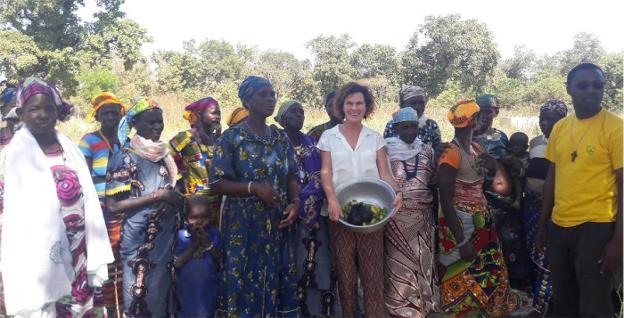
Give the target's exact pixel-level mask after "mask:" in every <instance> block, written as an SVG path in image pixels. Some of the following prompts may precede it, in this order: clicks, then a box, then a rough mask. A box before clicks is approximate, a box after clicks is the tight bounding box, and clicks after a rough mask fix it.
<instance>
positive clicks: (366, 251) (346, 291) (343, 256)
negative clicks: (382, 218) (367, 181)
mask: <svg viewBox="0 0 624 318" xmlns="http://www.w3.org/2000/svg"><path fill="white" fill-rule="evenodd" d="M374 107H375V101H374V99H373V96H372V94H371V93H370V91H369V89H368V88H367V87H366V86H363V85H359V84H357V83H348V84H346V85H344V86H343V87H341V88H340V89H339V90H338V92H337V94H336V98H335V99H334V110H335V112H336V115H338V116H339V117H340V118H341V119H342V120H343V123H342V124H340V125H337V126H335V127H334V128H332V129H329V130H327V131H325V132H324V133H323V135H322V136H321V139H320V140H319V142H318V148H319V149H320V150H321V161H322V165H321V183H322V185H323V190H324V191H325V195H326V196H327V202H328V211H327V212H328V214H329V218H330V220H332V221H333V222H330V237H331V249H332V254H333V258H334V261H335V264H336V268H335V270H336V274H337V278H338V289H339V293H340V302H341V305H342V315H343V316H344V317H355V307H356V303H357V278H358V275H359V277H360V279H361V280H362V285H363V289H364V309H365V312H366V317H382V316H383V314H384V295H383V286H384V283H383V279H384V278H383V267H384V265H383V231H377V232H375V233H370V234H360V233H355V232H351V231H350V230H348V229H347V228H345V227H343V226H342V225H340V224H339V223H337V222H336V221H338V219H339V218H341V217H342V207H341V206H340V203H339V202H338V200H337V198H336V194H335V192H334V189H335V187H336V186H338V185H339V184H340V183H342V182H344V181H346V180H349V179H352V178H354V177H375V178H380V179H382V180H384V181H386V182H387V183H389V184H390V185H391V186H392V188H394V189H395V191H396V192H397V197H396V199H395V201H394V202H393V208H395V209H399V208H400V206H401V200H402V194H401V192H400V191H398V189H399V187H398V186H397V184H396V182H395V181H394V178H393V177H392V174H391V172H390V167H389V165H388V159H387V156H386V152H385V149H384V146H385V141H384V139H383V137H382V136H381V135H380V134H379V133H377V132H375V131H374V130H372V129H370V128H368V127H366V126H364V125H363V124H362V121H363V120H364V119H366V118H368V116H369V115H370V114H371V113H372V112H373V109H374Z"/></svg>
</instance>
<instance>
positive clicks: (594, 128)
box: [0, 63, 623, 317]
mask: <svg viewBox="0 0 624 318" xmlns="http://www.w3.org/2000/svg"><path fill="white" fill-rule="evenodd" d="M604 76H605V74H604V73H603V71H602V70H601V69H600V68H599V67H598V66H596V65H594V64H590V63H584V64H580V65H578V66H577V67H575V68H574V69H572V70H571V71H570V73H569V74H568V78H567V83H566V85H567V89H568V93H569V94H570V96H571V98H572V101H573V104H574V111H575V113H574V115H571V116H568V107H567V106H566V104H565V103H564V102H562V101H558V100H549V101H545V102H544V104H543V105H542V106H541V108H540V111H539V124H540V129H541V131H542V133H543V135H540V136H538V137H535V138H533V139H532V140H530V141H529V138H528V136H527V135H526V134H524V133H521V132H518V133H514V134H512V135H511V137H510V138H507V136H506V134H505V133H503V132H502V131H500V130H498V129H495V128H494V127H493V122H494V118H495V117H496V116H497V115H498V112H499V109H500V104H499V101H498V98H497V97H496V96H495V95H488V94H486V95H480V96H478V97H477V98H476V100H461V101H459V102H457V103H456V104H455V105H450V107H449V108H450V109H449V112H448V122H449V123H450V124H451V125H452V126H453V127H454V135H453V139H452V140H451V141H443V140H442V138H441V135H440V130H439V126H438V123H436V122H435V121H434V120H432V119H430V118H428V117H427V116H426V114H425V113H426V104H427V95H426V93H425V91H424V90H423V89H422V88H420V87H418V86H412V85H402V86H401V88H400V91H399V110H398V111H397V112H396V113H395V114H393V118H392V119H391V120H390V121H389V122H388V124H387V125H386V128H385V131H384V132H383V135H382V134H380V133H378V132H376V131H374V130H372V129H370V128H368V127H366V126H365V125H364V121H365V120H366V119H367V118H369V117H370V116H371V115H372V114H373V112H374V110H375V100H374V97H373V95H372V94H371V91H370V90H369V88H367V87H366V86H364V85H361V84H358V83H354V82H351V83H347V84H345V85H343V86H341V87H340V88H338V89H337V90H336V91H335V92H332V93H330V94H328V96H327V98H326V100H325V108H326V110H327V114H328V116H329V121H328V122H326V123H323V124H321V125H318V126H316V127H314V128H312V129H311V130H310V131H309V132H308V133H304V132H302V128H303V125H304V121H305V107H304V105H303V104H302V103H301V102H299V101H296V100H288V101H285V102H283V103H282V104H281V105H280V106H279V108H278V110H277V113H276V114H275V117H274V119H275V122H277V123H278V124H279V125H280V126H281V128H280V127H277V126H275V125H269V124H268V123H267V118H269V117H270V116H273V115H274V113H275V108H276V106H277V105H276V104H277V100H276V92H275V91H274V88H273V85H272V84H271V82H270V81H269V80H268V79H266V78H262V77H258V76H249V77H247V78H246V79H245V80H244V81H243V82H242V83H241V85H240V87H239V90H238V96H239V98H240V100H241V104H242V106H241V107H240V108H237V109H235V110H234V111H233V112H232V113H231V114H230V116H229V118H228V120H227V125H228V128H227V129H225V130H223V129H222V127H221V110H220V107H219V103H218V101H217V100H215V99H214V98H212V97H206V98H203V99H200V100H198V101H195V102H193V103H191V104H189V105H188V106H186V107H185V111H184V113H183V115H182V117H183V118H184V119H185V120H186V121H188V123H189V129H188V130H185V131H182V132H179V133H178V134H176V135H175V136H174V137H173V138H171V139H169V140H163V139H162V138H161V134H162V131H163V128H164V123H163V111H162V108H161V106H160V105H159V104H158V102H156V101H154V100H152V99H149V98H145V97H140V98H137V100H136V101H135V102H134V104H133V105H131V106H127V105H125V103H123V102H122V101H121V100H120V99H119V98H118V97H117V96H115V95H114V94H113V93H110V92H102V93H100V94H98V95H96V96H95V97H94V98H93V100H92V106H93V109H92V112H91V113H90V114H89V116H88V117H89V118H92V119H94V120H96V121H97V122H99V129H98V130H97V131H94V132H92V133H89V134H87V135H85V136H84V137H83V138H82V139H81V140H80V142H79V144H77V145H76V144H74V143H73V142H72V141H71V140H69V139H68V138H67V137H65V136H64V135H63V134H62V133H60V132H59V131H57V130H56V129H55V126H56V124H57V121H59V120H61V121H62V120H65V119H66V118H67V117H68V116H69V115H70V114H71V113H72V106H71V105H70V104H68V103H67V102H65V101H64V100H63V99H62V98H61V95H60V94H59V91H58V90H57V89H56V88H55V87H54V86H53V85H51V84H50V83H48V82H46V81H43V80H41V79H38V78H27V79H25V80H23V81H22V82H20V84H19V85H18V87H7V88H6V89H5V90H4V91H3V92H2V94H1V95H0V102H1V103H2V104H1V106H2V115H3V119H5V120H6V121H7V123H10V124H7V127H5V128H3V129H2V130H1V131H0V137H1V138H0V143H1V147H3V149H2V151H1V152H0V198H1V199H2V200H1V209H0V211H1V212H2V214H1V215H2V223H1V230H2V232H1V241H0V249H1V252H0V271H1V272H2V276H1V277H2V281H0V291H2V294H0V295H1V296H2V298H3V299H2V301H1V302H2V305H5V306H3V307H2V308H0V309H1V310H2V312H0V315H10V316H19V317H22V316H23V317H44V316H45V317H50V316H63V317H75V316H77V317H82V316H106V315H108V316H116V317H122V316H136V317H152V316H153V317H164V316H171V315H176V316H179V317H212V316H232V317H257V316H262V317H267V316H270V317H273V316H288V317H296V316H304V317H310V316H314V317H318V316H343V317H356V316H359V315H364V316H366V317H383V316H384V315H385V314H388V315H390V316H392V317H426V316H428V315H430V314H435V313H439V314H444V315H448V316H454V317H463V316H488V317H489V316H491V317H503V316H507V315H511V314H514V312H517V311H518V310H519V309H521V308H525V307H526V306H530V307H531V308H532V309H533V312H534V313H535V314H538V315H547V314H552V315H554V316H583V317H585V316H601V317H602V316H605V317H606V316H609V315H612V314H613V313H614V310H615V309H614V305H615V304H614V302H613V300H612V292H613V291H614V282H615V276H616V275H618V274H617V273H618V271H619V275H621V267H622V265H621V264H622V263H621V262H622V198H621V191H622V163H623V162H622V161H623V159H622V119H621V118H620V117H618V116H617V115H615V114H613V113H611V112H609V111H608V110H605V109H602V108H601V106H600V103H601V99H602V96H603V94H604V81H605V79H604ZM12 114H13V115H12ZM357 177H373V178H378V179H381V180H383V181H384V182H386V183H387V184H388V185H389V186H390V187H391V188H392V189H394V191H395V194H396V195H395V199H394V201H393V202H392V209H393V210H394V211H396V212H395V213H394V214H393V216H392V218H391V220H390V221H389V222H388V223H387V224H386V226H385V228H384V229H383V230H380V231H377V232H373V233H366V234H364V233H356V232H352V231H350V230H349V229H348V228H346V227H344V226H343V225H341V224H340V223H339V222H337V221H338V220H339V219H341V218H342V217H344V215H343V206H342V204H341V202H339V200H338V198H337V196H336V187H337V186H339V185H341V184H343V183H344V182H345V181H348V180H351V179H353V178H357ZM518 290H523V291H524V292H518ZM527 295H530V296H531V297H532V299H529V298H528V297H527ZM360 298H361V301H360ZM550 304H552V306H549V305H550Z"/></svg>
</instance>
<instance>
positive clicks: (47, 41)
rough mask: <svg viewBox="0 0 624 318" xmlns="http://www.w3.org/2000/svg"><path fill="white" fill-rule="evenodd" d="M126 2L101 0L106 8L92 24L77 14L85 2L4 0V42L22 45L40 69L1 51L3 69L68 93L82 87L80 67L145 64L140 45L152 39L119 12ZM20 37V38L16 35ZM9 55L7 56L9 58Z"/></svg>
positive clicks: (0, 16) (0, 17) (0, 9)
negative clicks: (49, 82)
mask: <svg viewBox="0 0 624 318" xmlns="http://www.w3.org/2000/svg"><path fill="white" fill-rule="evenodd" d="M122 3H123V0H96V5H97V6H98V8H101V9H102V10H101V11H99V12H97V13H95V14H94V17H95V21H94V22H92V23H88V22H85V21H82V20H81V19H80V18H79V16H78V13H77V11H78V9H80V8H81V7H84V5H85V1H84V0H38V1H35V0H1V2H0V27H1V28H3V29H5V30H6V31H3V32H12V33H3V34H2V36H3V37H2V42H3V44H4V45H6V46H7V47H9V48H15V47H23V48H24V49H25V52H26V56H27V57H26V59H28V60H29V61H34V60H35V56H36V60H37V63H36V67H34V69H33V68H32V67H30V68H29V67H27V65H26V64H28V63H25V61H24V59H22V61H18V62H20V63H19V65H18V64H13V65H10V64H12V63H14V62H13V61H14V60H15V59H14V55H12V52H10V51H11V50H10V49H9V50H3V51H0V54H3V55H1V56H0V60H1V61H4V62H5V63H4V65H3V68H4V69H7V70H9V71H8V72H7V75H9V76H19V77H22V76H25V75H36V76H40V77H44V78H47V79H53V80H54V82H56V83H57V84H60V86H61V87H62V88H63V90H64V91H65V92H67V93H70V94H72V93H74V92H75V91H76V89H77V88H78V85H79V81H78V80H77V75H78V72H79V70H80V69H81V68H85V67H87V68H94V67H99V66H101V65H109V68H112V60H113V58H114V57H121V58H122V59H123V60H124V65H125V66H126V67H127V68H131V67H132V65H134V64H135V63H138V62H143V61H144V57H143V55H142V53H141V46H142V44H143V43H144V42H147V41H151V38H150V37H149V36H148V35H147V32H146V31H145V30H144V29H142V28H141V27H140V26H139V25H138V24H137V23H136V22H134V21H132V20H129V19H125V18H124V13H123V12H122V11H121V10H120V6H121V4H122ZM17 34H19V36H17ZM35 48H36V49H35ZM4 54H7V55H4Z"/></svg>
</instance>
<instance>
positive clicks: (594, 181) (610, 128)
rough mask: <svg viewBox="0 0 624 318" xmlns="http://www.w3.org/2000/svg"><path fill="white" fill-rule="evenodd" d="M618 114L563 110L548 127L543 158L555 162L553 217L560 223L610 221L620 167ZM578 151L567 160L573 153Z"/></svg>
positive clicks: (614, 206)
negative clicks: (561, 116) (579, 114)
mask: <svg viewBox="0 0 624 318" xmlns="http://www.w3.org/2000/svg"><path fill="white" fill-rule="evenodd" d="M622 124H623V121H622V118H620V117H618V116H617V115H615V114H613V113H611V112H609V111H607V110H605V109H603V110H601V111H600V112H599V113H598V114H596V115H595V116H594V117H592V118H587V119H578V118H576V116H574V115H572V116H568V117H566V118H564V119H562V120H560V121H559V122H558V123H557V124H556V125H555V127H554V128H553V131H552V133H551V134H550V138H549V139H548V147H547V148H546V159H548V160H549V161H550V162H553V163H554V164H555V165H556V169H555V206H554V209H553V213H552V221H553V222H554V223H555V224H557V225H559V226H563V227H571V226H576V225H579V224H582V223H585V222H597V223H605V222H614V221H615V215H616V212H617V210H616V195H621V194H618V193H617V190H616V180H615V173H614V170H616V169H620V168H622V161H623V159H622ZM574 150H576V153H577V156H576V159H575V160H574V161H572V153H573V152H574Z"/></svg>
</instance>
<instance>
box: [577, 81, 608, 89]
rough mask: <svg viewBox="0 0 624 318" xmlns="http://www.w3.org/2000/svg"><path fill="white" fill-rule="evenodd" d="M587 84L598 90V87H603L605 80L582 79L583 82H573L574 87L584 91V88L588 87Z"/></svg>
mask: <svg viewBox="0 0 624 318" xmlns="http://www.w3.org/2000/svg"><path fill="white" fill-rule="evenodd" d="M589 86H591V87H593V88H594V89H596V90H598V89H603V88H604V86H605V82H603V81H593V82H590V81H583V82H578V83H576V84H574V87H576V89H578V90H581V91H584V90H586V89H588V88H589Z"/></svg>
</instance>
